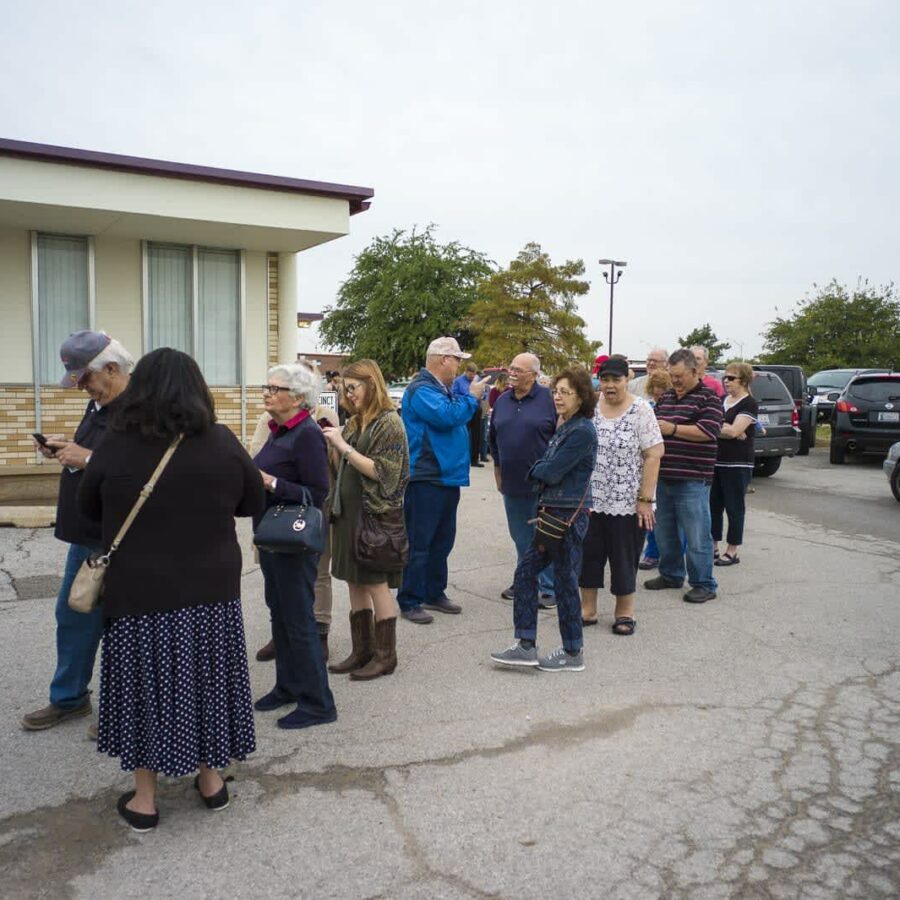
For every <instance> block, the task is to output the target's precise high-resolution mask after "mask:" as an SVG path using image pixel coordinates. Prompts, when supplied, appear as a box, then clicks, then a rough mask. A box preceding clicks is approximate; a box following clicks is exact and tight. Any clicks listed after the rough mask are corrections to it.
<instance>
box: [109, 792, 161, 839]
mask: <svg viewBox="0 0 900 900" xmlns="http://www.w3.org/2000/svg"><path fill="white" fill-rule="evenodd" d="M132 797H134V791H129V792H128V793H127V794H122V796H121V797H119V801H118V803H116V809H117V810H118V812H119V815H120V816H121V817H122V818H123V819H124V820H125V821H126V822H127V823H128V824H129V825H130V826H131V830H132V831H136V832H137V833H138V834H145V833H146V832H148V831H153V829H154V828H156V826H157V825H159V813H158V812H155V813H153V814H152V815H148V814H147V813H139V812H135V811H134V810H132V809H129V808H128V807H127V806H126V805H125V804H126V803H130V802H131V799H132Z"/></svg>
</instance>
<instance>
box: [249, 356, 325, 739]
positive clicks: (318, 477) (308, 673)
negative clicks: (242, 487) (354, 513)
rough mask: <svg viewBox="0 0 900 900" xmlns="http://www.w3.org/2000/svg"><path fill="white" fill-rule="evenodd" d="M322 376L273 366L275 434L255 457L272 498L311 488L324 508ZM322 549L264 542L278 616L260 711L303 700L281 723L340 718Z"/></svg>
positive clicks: (267, 395)
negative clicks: (324, 616) (321, 600)
mask: <svg viewBox="0 0 900 900" xmlns="http://www.w3.org/2000/svg"><path fill="white" fill-rule="evenodd" d="M320 390H321V381H320V380H319V378H318V377H317V376H316V375H315V374H314V373H313V372H312V370H311V369H310V368H309V367H308V366H306V365H301V364H300V363H284V364H282V365H278V366H274V367H273V368H272V369H270V370H269V378H268V382H267V384H266V385H265V387H264V388H263V402H264V403H265V406H266V412H267V413H268V414H269V415H270V416H271V421H270V422H269V431H270V434H269V439H268V441H266V443H265V445H264V446H263V448H262V450H260V451H259V453H257V454H256V456H255V457H254V459H253V461H254V462H255V463H256V465H257V466H259V470H260V473H261V474H262V479H263V482H264V484H265V486H266V490H267V491H268V504H269V506H273V505H275V504H277V503H285V502H298V501H301V500H303V498H304V488H305V489H306V490H308V491H309V493H310V494H311V495H312V500H313V503H315V505H316V506H318V507H319V508H320V509H321V508H322V506H323V505H324V502H325V497H326V495H327V494H328V490H329V481H328V453H327V451H326V448H325V438H324V436H323V434H322V429H321V428H320V427H319V426H318V424H317V423H316V420H315V419H314V418H313V417H312V415H311V411H312V410H313V409H315V406H316V403H317V402H318V399H319V392H320ZM318 564H319V554H318V553H310V552H304V553H297V554H293V553H270V552H269V551H267V550H263V549H262V548H260V551H259V565H260V568H261V569H262V573H263V578H264V579H265V587H266V605H267V606H268V607H269V611H270V613H271V615H272V640H273V641H274V642H275V686H274V687H273V688H272V690H271V691H269V693H268V694H266V695H265V696H263V697H260V698H259V700H257V701H256V704H255V706H256V709H258V710H259V711H260V712H268V711H269V710H273V709H278V708H279V707H282V706H286V705H289V704H296V709H294V710H293V712H290V713H288V714H287V715H286V716H282V717H281V718H280V719H279V720H278V727H279V728H307V727H308V726H310V725H322V724H324V723H326V722H333V721H334V720H335V719H336V718H337V711H336V710H335V708H334V697H333V696H332V694H331V689H330V688H329V687H328V672H327V671H326V669H325V654H324V652H323V648H322V642H321V640H320V639H319V632H318V628H317V626H316V618H315V614H314V611H313V606H314V604H315V582H316V570H317V568H318Z"/></svg>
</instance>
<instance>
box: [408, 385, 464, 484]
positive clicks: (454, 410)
mask: <svg viewBox="0 0 900 900" xmlns="http://www.w3.org/2000/svg"><path fill="white" fill-rule="evenodd" d="M477 406H478V401H477V400H476V399H475V398H474V397H473V396H472V395H471V394H467V395H466V396H460V395H457V394H452V393H451V392H450V391H449V390H448V389H447V388H446V387H445V386H444V385H443V384H441V382H440V381H438V380H437V378H435V377H434V375H432V374H431V372H429V371H428V370H427V369H422V370H421V371H420V372H419V374H418V375H416V377H415V378H413V380H412V381H411V382H410V383H409V387H407V389H406V393H404V395H403V405H402V406H401V413H400V414H401V416H402V418H403V424H404V425H405V426H406V439H407V440H408V441H409V480H410V481H425V482H428V483H429V484H439V485H443V486H444V487H461V486H464V485H467V484H468V483H469V433H468V424H469V419H471V418H472V416H473V415H474V414H475V409H476V408H477Z"/></svg>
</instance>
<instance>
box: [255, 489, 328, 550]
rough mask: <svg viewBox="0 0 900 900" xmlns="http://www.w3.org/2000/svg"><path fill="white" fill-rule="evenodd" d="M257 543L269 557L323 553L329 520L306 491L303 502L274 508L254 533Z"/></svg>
mask: <svg viewBox="0 0 900 900" xmlns="http://www.w3.org/2000/svg"><path fill="white" fill-rule="evenodd" d="M253 543H254V544H256V546H257V547H259V549H260V550H267V551H268V552H269V553H295V554H297V553H321V552H322V551H323V550H324V549H325V517H324V516H323V515H322V510H320V509H319V508H318V507H317V506H316V505H315V504H314V503H313V501H312V495H311V494H310V493H309V491H308V490H307V489H306V488H305V487H304V488H303V500H302V501H300V502H299V503H298V502H297V501H295V500H292V501H289V502H284V503H277V504H276V505H275V506H270V507H269V508H268V509H267V510H266V512H265V515H264V516H263V517H262V519H260V521H259V524H258V525H257V526H256V530H255V531H254V533H253Z"/></svg>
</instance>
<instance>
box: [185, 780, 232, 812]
mask: <svg viewBox="0 0 900 900" xmlns="http://www.w3.org/2000/svg"><path fill="white" fill-rule="evenodd" d="M194 788H195V789H196V791H197V793H198V794H200V799H201V800H202V801H203V802H204V803H205V804H206V808H207V809H212V810H215V811H216V812H218V811H219V810H220V809H225V807H226V806H228V804H229V803H231V800H230V799H229V797H228V785H227V784H225V779H224V778H223V779H222V787H221V789H220V790H219V791H217V792H216V793H215V794H213V795H212V797H204V796H203V794H202V793H201V791H200V776H199V775H198V776H197V777H196V778H194Z"/></svg>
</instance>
